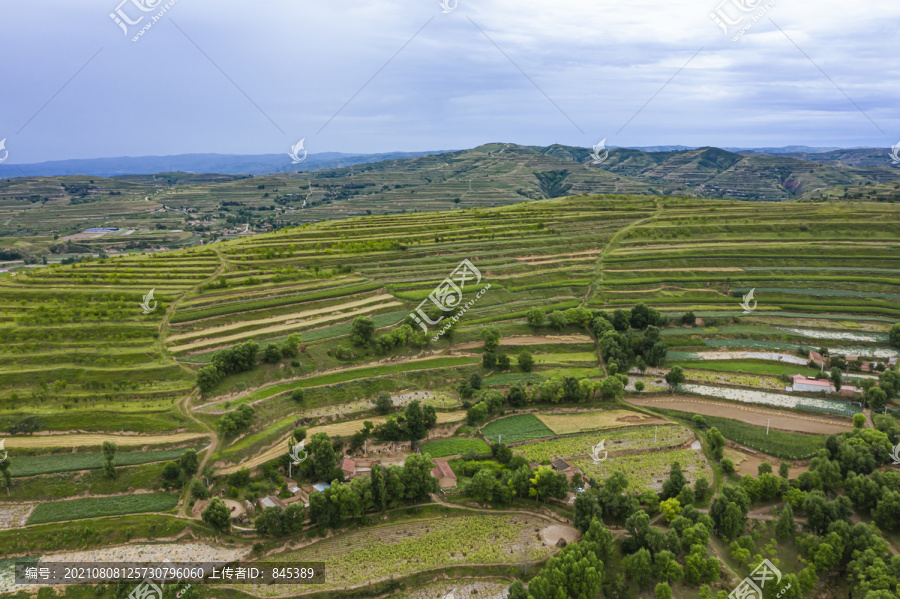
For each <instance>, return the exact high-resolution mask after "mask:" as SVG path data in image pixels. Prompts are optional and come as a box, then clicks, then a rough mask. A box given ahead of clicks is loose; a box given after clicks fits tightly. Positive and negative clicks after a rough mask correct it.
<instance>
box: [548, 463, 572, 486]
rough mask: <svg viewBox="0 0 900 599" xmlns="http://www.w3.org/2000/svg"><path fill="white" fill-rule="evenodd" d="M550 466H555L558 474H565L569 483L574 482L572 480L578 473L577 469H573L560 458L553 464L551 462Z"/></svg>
mask: <svg viewBox="0 0 900 599" xmlns="http://www.w3.org/2000/svg"><path fill="white" fill-rule="evenodd" d="M550 465H551V466H553V469H554V470H556V471H557V472H562V473H563V474H565V475H566V479H567V480H568V481H569V482H572V479H573V478H574V477H575V473H576V472H578V470H577V469H576V468H573V467H572V466H570V465H569V464H568V463H566V462H565V461H563V460H561V459H559V458H556V459H554V460H553V461H552V462H550Z"/></svg>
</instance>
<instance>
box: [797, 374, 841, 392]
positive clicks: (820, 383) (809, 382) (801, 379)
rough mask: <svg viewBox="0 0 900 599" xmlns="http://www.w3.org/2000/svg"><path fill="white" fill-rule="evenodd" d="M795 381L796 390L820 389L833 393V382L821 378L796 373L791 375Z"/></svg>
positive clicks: (820, 390)
mask: <svg viewBox="0 0 900 599" xmlns="http://www.w3.org/2000/svg"><path fill="white" fill-rule="evenodd" d="M791 378H792V379H793V381H794V391H819V392H825V393H831V391H832V388H831V383H830V382H828V381H825V380H821V379H811V378H807V377H805V376H803V375H802V374H795V375H794V376H792V377H791Z"/></svg>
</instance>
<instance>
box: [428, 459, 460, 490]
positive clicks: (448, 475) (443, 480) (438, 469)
mask: <svg viewBox="0 0 900 599" xmlns="http://www.w3.org/2000/svg"><path fill="white" fill-rule="evenodd" d="M432 462H434V465H435V468H434V469H433V470H432V471H431V476H433V477H435V478H436V479H438V486H440V488H441V490H444V489H455V488H456V473H455V472H453V469H452V468H451V467H450V464H448V463H447V462H446V461H445V460H437V459H435V460H432Z"/></svg>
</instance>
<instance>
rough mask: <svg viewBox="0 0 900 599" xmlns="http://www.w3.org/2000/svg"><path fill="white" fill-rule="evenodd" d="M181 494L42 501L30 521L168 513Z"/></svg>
mask: <svg viewBox="0 0 900 599" xmlns="http://www.w3.org/2000/svg"><path fill="white" fill-rule="evenodd" d="M177 503H178V496H177V495H173V494H171V493H143V494H139V495H119V496H115V497H86V498H83V499H70V500H68V501H50V502H47V503H41V504H39V505H38V506H37V507H36V508H35V509H34V511H33V512H32V513H31V516H30V517H29V518H28V523H29V524H44V523H46V522H62V521H65V520H82V519H84V518H97V517H100V516H118V515H121V514H136V513H141V512H166V511H168V510H171V509H172V508H174V507H175V505H176V504H177Z"/></svg>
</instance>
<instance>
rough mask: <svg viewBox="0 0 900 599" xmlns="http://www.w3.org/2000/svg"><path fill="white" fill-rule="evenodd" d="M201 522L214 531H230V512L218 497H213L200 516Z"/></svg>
mask: <svg viewBox="0 0 900 599" xmlns="http://www.w3.org/2000/svg"><path fill="white" fill-rule="evenodd" d="M201 517H202V518H203V521H204V522H206V523H207V524H209V525H210V526H212V527H213V528H215V529H216V530H219V531H223V532H227V531H228V530H231V510H229V509H228V506H227V505H225V502H224V501H222V500H221V499H219V498H218V497H213V498H212V499H211V500H210V502H209V505H208V506H206V509H205V510H203V513H202V514H201Z"/></svg>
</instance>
